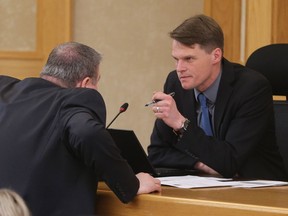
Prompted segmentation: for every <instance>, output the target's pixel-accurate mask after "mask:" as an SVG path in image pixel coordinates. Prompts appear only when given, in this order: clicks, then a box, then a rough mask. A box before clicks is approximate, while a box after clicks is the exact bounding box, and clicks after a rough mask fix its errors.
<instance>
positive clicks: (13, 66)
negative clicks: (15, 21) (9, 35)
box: [0, 0, 72, 79]
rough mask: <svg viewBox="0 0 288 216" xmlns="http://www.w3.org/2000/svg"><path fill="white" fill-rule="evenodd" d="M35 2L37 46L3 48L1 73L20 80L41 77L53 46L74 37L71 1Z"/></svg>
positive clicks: (0, 61) (40, 0)
mask: <svg viewBox="0 0 288 216" xmlns="http://www.w3.org/2000/svg"><path fill="white" fill-rule="evenodd" d="M36 4H37V16H36V26H37V30H36V32H37V33H36V34H37V35H36V41H35V43H36V49H35V50H34V51H31V52H18V51H3V50H2V51H0V74H5V75H10V76H15V77H18V78H20V79H22V78H25V77H28V76H38V75H39V72H40V70H41V68H42V67H43V65H44V64H45V61H46V59H47V57H48V55H49V53H50V51H51V49H52V48H53V47H55V46H56V45H57V44H59V43H62V42H65V41H69V40H71V23H72V0H61V1H59V0H49V1H43V0H36ZM19 34H20V33H19Z"/></svg>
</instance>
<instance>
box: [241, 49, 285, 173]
mask: <svg viewBox="0 0 288 216" xmlns="http://www.w3.org/2000/svg"><path fill="white" fill-rule="evenodd" d="M246 66H247V67H249V68H251V69H253V70H256V71H258V72H260V73H262V74H263V75H264V76H265V77H266V78H267V79H268V80H269V81H270V83H271V86H272V91H273V95H277V96H285V97H284V98H285V100H283V101H280V100H274V115H275V130H276V131H275V132H276V138H277V143H278V146H279V149H280V153H281V155H282V157H283V160H284V163H285V166H286V170H287V172H288V101H287V97H288V44H271V45H267V46H264V47H261V48H259V49H257V50H256V51H254V52H253V53H252V54H251V55H250V56H249V57H248V59H247V62H246Z"/></svg>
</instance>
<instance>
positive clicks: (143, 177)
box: [136, 173, 161, 194]
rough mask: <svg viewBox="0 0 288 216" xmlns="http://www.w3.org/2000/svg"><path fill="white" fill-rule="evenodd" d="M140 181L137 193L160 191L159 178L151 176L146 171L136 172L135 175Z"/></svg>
mask: <svg viewBox="0 0 288 216" xmlns="http://www.w3.org/2000/svg"><path fill="white" fill-rule="evenodd" d="M136 177H137V178H138V180H139V182H140V186H139V189H138V192H137V194H145V193H151V192H154V191H159V192H160V191H161V182H160V180H159V179H155V178H153V177H152V176H151V175H149V174H148V173H138V174H137V175H136Z"/></svg>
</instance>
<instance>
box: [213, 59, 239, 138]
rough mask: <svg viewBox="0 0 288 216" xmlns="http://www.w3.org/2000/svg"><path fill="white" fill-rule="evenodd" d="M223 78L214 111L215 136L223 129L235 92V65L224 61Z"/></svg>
mask: <svg viewBox="0 0 288 216" xmlns="http://www.w3.org/2000/svg"><path fill="white" fill-rule="evenodd" d="M222 67H223V68H222V76H221V80H220V85H219V89H218V93H217V99H216V104H215V111H214V127H215V128H214V130H215V135H216V136H217V135H218V132H219V129H220V127H221V123H222V119H223V117H224V115H225V112H226V108H227V104H228V101H229V98H230V97H231V94H232V91H233V86H232V84H233V81H234V78H235V74H234V69H233V65H232V64H231V63H230V62H228V61H227V60H225V59H223V64H222Z"/></svg>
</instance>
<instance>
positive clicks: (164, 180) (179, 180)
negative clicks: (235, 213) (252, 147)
mask: <svg viewBox="0 0 288 216" xmlns="http://www.w3.org/2000/svg"><path fill="white" fill-rule="evenodd" d="M158 179H159V180H160V181H161V185H167V186H173V187H178V188H207V187H238V188H257V187H271V186H283V185H288V182H283V181H268V180H251V181H234V180H232V179H227V178H215V177H200V176H191V175H187V176H171V177H159V178H158Z"/></svg>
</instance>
